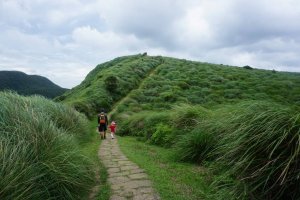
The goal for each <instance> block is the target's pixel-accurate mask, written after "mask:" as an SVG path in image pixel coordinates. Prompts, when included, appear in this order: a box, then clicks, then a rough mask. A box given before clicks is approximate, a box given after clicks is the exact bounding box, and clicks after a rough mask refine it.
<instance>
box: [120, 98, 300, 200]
mask: <svg viewBox="0 0 300 200" xmlns="http://www.w3.org/2000/svg"><path fill="white" fill-rule="evenodd" d="M299 113H300V108H299V107H290V106H283V105H280V104H276V103H272V102H258V101H249V102H241V103H238V104H235V105H230V106H228V105H227V106H223V107H222V108H218V109H213V110H207V109H205V108H203V107H201V106H191V105H181V106H176V107H174V109H173V110H171V111H165V112H153V111H152V112H149V111H147V112H142V113H139V114H135V115H132V116H131V117H129V118H127V119H123V121H121V128H120V129H119V134H120V135H127V134H130V135H135V136H138V137H139V138H140V140H144V141H147V142H149V143H151V144H157V145H161V146H164V147H170V148H172V149H173V150H175V155H176V157H177V160H182V161H188V162H195V163H198V164H200V165H204V164H205V165H206V166H209V167H210V168H212V171H214V172H215V175H216V176H221V177H222V179H221V180H213V181H212V182H211V184H212V185H214V184H215V187H216V188H229V190H230V191H232V192H231V193H233V197H232V198H236V199H248V198H252V197H255V198H257V199H298V198H299V197H300V193H299V192H300V191H299V184H300V180H299V176H300V173H299V170H298V169H299V168H298V166H299V159H300V146H299V144H300V139H299V138H300V120H299V119H300V114H299ZM208 163H212V165H211V166H210V165H209V164H208ZM222 174H223V175H222ZM229 186H230V187H229ZM220 191H222V190H220ZM222 192H223V191H222ZM213 193H215V194H214V195H213V194H209V195H208V196H210V195H212V196H211V198H213V197H216V198H217V196H218V195H219V194H220V193H219V192H218V190H216V191H214V192H213ZM227 193H228V192H226V194H227ZM217 199H218V198H217Z"/></svg>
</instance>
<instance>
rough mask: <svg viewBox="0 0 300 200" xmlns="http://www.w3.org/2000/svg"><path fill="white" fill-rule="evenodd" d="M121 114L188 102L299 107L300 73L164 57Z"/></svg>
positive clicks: (122, 107)
mask: <svg viewBox="0 0 300 200" xmlns="http://www.w3.org/2000/svg"><path fill="white" fill-rule="evenodd" d="M163 59H164V63H163V64H162V65H160V66H159V67H157V68H156V69H155V71H154V73H153V74H152V76H150V77H147V78H146V80H145V81H144V83H143V85H142V86H141V87H140V88H138V89H137V90H134V91H132V93H131V94H130V96H129V98H127V100H126V101H125V102H124V104H122V106H121V107H120V108H119V109H120V110H119V111H122V110H127V111H133V112H137V111H142V110H153V109H154V110H164V109H170V108H171V107H172V106H173V105H175V104H180V103H188V104H193V105H202V106H204V107H207V108H211V107H212V106H216V105H220V104H232V103H237V102H239V101H242V100H267V101H269V100H270V101H275V102H280V103H282V104H297V105H300V74H298V73H284V72H274V71H268V70H258V69H252V70H251V69H245V68H238V67H230V66H221V65H213V64H208V63H199V62H191V61H186V60H178V59H174V58H163Z"/></svg>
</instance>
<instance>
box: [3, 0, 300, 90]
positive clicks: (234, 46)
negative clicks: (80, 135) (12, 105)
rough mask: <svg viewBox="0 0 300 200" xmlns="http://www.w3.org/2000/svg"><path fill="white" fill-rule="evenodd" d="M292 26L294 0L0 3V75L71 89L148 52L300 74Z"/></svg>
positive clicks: (298, 5) (298, 39) (298, 4)
mask: <svg viewBox="0 0 300 200" xmlns="http://www.w3.org/2000/svg"><path fill="white" fill-rule="evenodd" d="M299 22H300V1H299V0H251V1H250V0H0V70H19V71H23V72H25V73H28V74H38V75H42V76H46V77H47V78H49V79H50V80H52V81H53V82H55V83H56V84H58V85H60V86H62V87H66V88H71V87H74V86H76V85H78V84H79V83H80V82H81V81H82V80H83V79H84V77H85V76H86V75H87V73H88V72H89V71H90V70H92V69H93V68H94V67H95V66H96V65H97V64H99V63H102V62H106V61H109V60H111V59H113V58H115V57H118V56H123V55H129V54H137V53H143V52H148V54H149V55H163V56H172V57H178V58H185V59H191V60H196V61H203V62H211V63H218V64H221V63H222V64H230V65H235V66H244V65H250V66H253V67H256V68H264V69H275V70H278V71H295V72H300V55H299V53H300V24H299ZM0 81H1V80H0Z"/></svg>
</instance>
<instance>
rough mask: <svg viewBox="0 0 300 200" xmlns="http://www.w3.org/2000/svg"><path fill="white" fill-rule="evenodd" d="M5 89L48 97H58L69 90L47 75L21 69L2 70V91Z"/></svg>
mask: <svg viewBox="0 0 300 200" xmlns="http://www.w3.org/2000/svg"><path fill="white" fill-rule="evenodd" d="M3 90H13V91H16V92H17V93H19V94H22V95H32V94H39V95H42V96H45V97H48V98H54V97H57V96H59V95H62V94H63V93H64V92H65V91H67V89H65V88H61V87H59V86H58V85H56V84H54V83H53V82H51V81H50V80H49V79H47V78H45V77H42V76H38V75H27V74H25V73H23V72H19V71H0V91H3Z"/></svg>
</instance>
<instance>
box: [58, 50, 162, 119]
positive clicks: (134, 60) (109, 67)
mask: <svg viewBox="0 0 300 200" xmlns="http://www.w3.org/2000/svg"><path fill="white" fill-rule="evenodd" d="M162 62H163V59H162V58H161V57H148V56H143V55H135V56H125V57H120V58H116V59H114V60H112V61H109V62H106V63H103V64H100V65H98V66H97V67H96V68H95V69H94V70H92V71H91V72H90V73H89V74H88V75H87V77H86V78H85V80H84V81H83V82H82V83H81V84H80V85H78V86H77V87H75V88H73V89H71V90H70V91H68V92H66V93H65V94H64V95H62V96H60V97H58V98H57V100H58V101H63V102H64V103H66V104H69V105H72V106H74V107H75V108H76V109H77V110H79V111H81V112H83V113H85V114H86V115H87V116H93V115H94V114H95V113H97V112H98V111H99V109H100V108H105V109H106V110H110V109H111V107H112V106H113V104H114V103H115V102H117V101H118V100H119V99H121V98H122V97H124V96H126V95H127V94H128V93H129V92H130V91H131V90H132V89H134V88H136V87H138V86H139V84H140V82H141V81H142V80H143V79H144V78H146V77H147V75H148V74H149V73H150V72H151V71H152V70H154V69H155V68H156V67H157V66H159V65H160V64H161V63H162Z"/></svg>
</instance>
